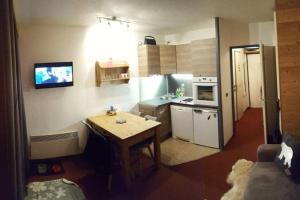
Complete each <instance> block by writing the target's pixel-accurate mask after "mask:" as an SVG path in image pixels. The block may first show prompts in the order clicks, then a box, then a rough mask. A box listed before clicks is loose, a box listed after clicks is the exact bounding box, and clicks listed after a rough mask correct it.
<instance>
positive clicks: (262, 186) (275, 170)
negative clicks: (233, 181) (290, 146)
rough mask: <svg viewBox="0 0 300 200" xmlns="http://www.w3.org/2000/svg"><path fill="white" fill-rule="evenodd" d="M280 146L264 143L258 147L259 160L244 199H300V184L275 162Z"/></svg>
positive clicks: (254, 167) (251, 173)
mask: <svg viewBox="0 0 300 200" xmlns="http://www.w3.org/2000/svg"><path fill="white" fill-rule="evenodd" d="M280 148H281V147H280V145H279V144H263V145H260V146H259V147H258V150H257V162H256V163H255V164H254V165H253V168H252V170H251V172H250V176H249V180H248V183H247V186H246V189H245V192H244V200H269V199H270V200H296V199H297V200H299V199H300V184H295V183H294V182H293V181H292V180H290V178H289V177H288V176H287V175H286V174H285V172H284V170H283V169H281V168H280V167H278V166H277V165H276V163H275V162H274V159H275V157H276V154H277V152H278V151H280ZM299 170H300V169H299Z"/></svg>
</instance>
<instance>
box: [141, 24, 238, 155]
mask: <svg viewBox="0 0 300 200" xmlns="http://www.w3.org/2000/svg"><path fill="white" fill-rule="evenodd" d="M214 23H215V24H214V27H212V28H211V30H209V31H207V30H206V32H202V33H200V34H199V33H196V34H197V36H196V37H195V38H193V37H191V36H189V38H192V39H190V40H184V39H183V38H184V37H182V38H181V41H180V42H178V43H177V42H174V41H173V42H169V43H170V44H168V45H166V44H162V45H160V44H156V43H155V39H154V38H150V39H149V40H147V38H146V39H145V43H146V44H143V45H140V46H139V47H138V70H139V76H140V77H153V76H154V77H155V76H160V77H161V79H160V81H161V84H160V87H159V91H158V92H157V94H156V95H155V96H154V97H152V98H149V97H148V98H141V101H140V102H139V104H138V106H137V108H136V109H137V110H139V112H141V113H143V114H146V115H151V116H155V117H157V119H158V121H160V122H161V123H162V125H161V129H160V132H161V138H162V140H165V139H167V138H170V137H172V138H175V139H177V140H181V141H185V142H188V143H192V144H196V145H201V146H203V147H209V148H215V149H223V148H224V146H225V145H226V144H227V143H228V141H229V140H230V138H231V136H232V135H233V131H231V130H229V131H228V130H226V131H224V130H223V122H224V119H223V115H222V113H223V110H222V101H223V99H222V96H221V90H222V89H221V87H220V85H221V84H220V82H221V73H220V48H219V39H218V35H219V33H218V31H219V27H218V25H217V23H218V19H215V20H214ZM207 32H210V34H208V33H207ZM201 34H202V35H201ZM199 35H201V37H202V38H203V39H196V38H197V37H198V38H199ZM169 38H170V40H172V39H173V38H179V37H178V35H177V36H176V35H175V36H174V35H172V36H170V37H169ZM147 43H148V44H147ZM141 85H142V84H141ZM224 88H226V87H223V89H224ZM146 89H147V88H145V87H143V85H142V86H141V88H140V90H146ZM140 93H141V94H143V91H141V92H140ZM225 96H226V98H227V97H229V92H228V91H226V92H225ZM227 120H228V119H227ZM225 121H226V119H225ZM226 123H227V124H228V122H226ZM224 133H225V134H226V136H224ZM224 138H226V141H224Z"/></svg>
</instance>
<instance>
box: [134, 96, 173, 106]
mask: <svg viewBox="0 0 300 200" xmlns="http://www.w3.org/2000/svg"><path fill="white" fill-rule="evenodd" d="M171 102H172V100H167V99H161V98H160V97H156V98H153V99H149V100H145V101H141V102H140V104H144V105H150V106H153V107H158V106H162V105H166V104H169V103H171Z"/></svg>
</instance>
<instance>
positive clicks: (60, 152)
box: [30, 132, 79, 159]
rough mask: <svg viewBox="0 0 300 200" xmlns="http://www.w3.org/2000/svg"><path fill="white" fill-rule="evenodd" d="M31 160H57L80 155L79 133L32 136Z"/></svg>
mask: <svg viewBox="0 0 300 200" xmlns="http://www.w3.org/2000/svg"><path fill="white" fill-rule="evenodd" d="M30 142H31V143H30V145H31V159H46V158H57V157H64V156H70V155H76V154H78V153H79V138H78V132H67V133H61V134H53V135H42V136H30Z"/></svg>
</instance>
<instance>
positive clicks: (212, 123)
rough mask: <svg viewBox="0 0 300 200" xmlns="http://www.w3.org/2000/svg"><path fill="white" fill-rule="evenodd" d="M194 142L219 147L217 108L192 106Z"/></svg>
mask: <svg viewBox="0 0 300 200" xmlns="http://www.w3.org/2000/svg"><path fill="white" fill-rule="evenodd" d="M193 118H194V143H196V144H200V145H203V146H208V147H214V148H219V128H218V127H219V126H218V110H217V109H207V108H194V109H193Z"/></svg>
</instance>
